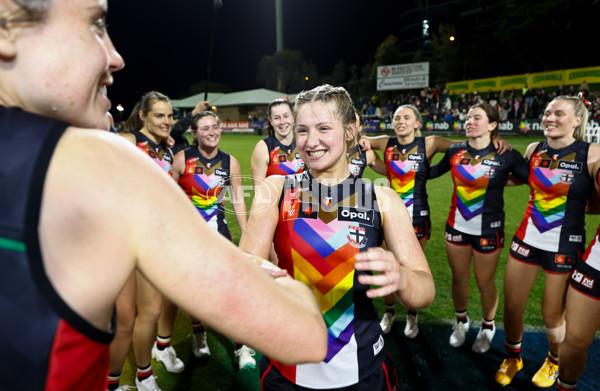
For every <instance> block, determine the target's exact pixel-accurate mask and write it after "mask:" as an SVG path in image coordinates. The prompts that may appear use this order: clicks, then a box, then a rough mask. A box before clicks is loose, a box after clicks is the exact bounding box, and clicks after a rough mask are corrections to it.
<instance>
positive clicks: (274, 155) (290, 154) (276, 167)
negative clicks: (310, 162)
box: [267, 147, 304, 176]
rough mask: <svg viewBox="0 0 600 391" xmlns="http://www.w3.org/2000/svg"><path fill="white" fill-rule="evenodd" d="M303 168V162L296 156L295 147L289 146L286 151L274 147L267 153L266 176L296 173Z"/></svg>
mask: <svg viewBox="0 0 600 391" xmlns="http://www.w3.org/2000/svg"><path fill="white" fill-rule="evenodd" d="M303 170H304V162H303V161H302V160H301V159H300V158H296V148H295V147H294V148H290V149H288V150H287V151H284V150H283V149H281V148H279V147H275V148H274V149H273V150H272V151H271V152H270V153H269V165H268V166H267V176H271V175H291V174H298V173H301V172H302V171H303Z"/></svg>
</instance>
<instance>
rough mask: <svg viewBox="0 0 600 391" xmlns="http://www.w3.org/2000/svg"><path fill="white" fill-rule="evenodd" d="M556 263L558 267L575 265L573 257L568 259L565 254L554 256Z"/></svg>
mask: <svg viewBox="0 0 600 391" xmlns="http://www.w3.org/2000/svg"><path fill="white" fill-rule="evenodd" d="M554 263H555V264H556V266H557V267H570V265H571V264H572V263H573V257H568V256H566V255H563V254H556V255H554Z"/></svg>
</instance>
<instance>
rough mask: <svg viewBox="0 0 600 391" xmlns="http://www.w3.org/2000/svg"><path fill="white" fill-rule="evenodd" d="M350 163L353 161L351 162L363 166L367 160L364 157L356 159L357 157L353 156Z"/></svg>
mask: <svg viewBox="0 0 600 391" xmlns="http://www.w3.org/2000/svg"><path fill="white" fill-rule="evenodd" d="M350 163H351V164H356V165H359V166H362V165H364V164H365V160H364V159H356V158H352V159H351V160H350Z"/></svg>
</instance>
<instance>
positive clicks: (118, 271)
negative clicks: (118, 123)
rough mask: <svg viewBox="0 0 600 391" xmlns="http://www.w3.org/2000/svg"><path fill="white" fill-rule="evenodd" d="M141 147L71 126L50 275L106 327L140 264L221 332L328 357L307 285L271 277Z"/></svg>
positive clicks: (56, 171) (305, 357)
mask: <svg viewBox="0 0 600 391" xmlns="http://www.w3.org/2000/svg"><path fill="white" fill-rule="evenodd" d="M135 151H136V149H135V148H134V147H132V146H131V145H129V144H128V143H126V142H124V141H123V140H122V139H120V138H119V137H117V136H114V135H111V134H109V133H107V132H104V131H92V130H87V129H86V130H84V131H81V130H79V129H70V130H68V131H67V132H66V134H65V135H64V136H63V137H62V139H61V141H60V142H59V144H58V146H57V148H56V151H55V154H54V157H53V159H52V162H51V164H50V167H49V170H48V176H47V179H46V187H45V191H44V195H43V210H42V215H41V220H40V242H41V246H42V253H43V255H44V261H45V266H46V270H47V273H48V275H49V278H50V281H52V283H53V285H54V286H55V287H56V289H57V291H58V293H59V294H60V295H61V297H63V299H64V300H65V301H66V302H67V303H68V304H69V306H70V307H71V308H73V309H74V310H75V311H76V312H77V313H79V314H80V315H81V316H83V317H84V318H85V319H87V320H88V321H90V322H91V323H92V324H94V325H96V327H99V328H102V329H107V328H108V325H109V319H110V314H111V313H112V309H113V306H114V301H115V299H116V297H117V295H118V294H119V292H120V290H121V288H122V287H123V285H124V284H125V281H126V280H127V278H128V277H129V275H130V274H131V272H132V271H133V270H134V268H135V267H137V268H138V269H139V270H140V272H141V273H142V274H143V275H144V276H145V277H147V278H148V280H149V281H150V282H151V283H152V284H153V285H154V286H156V288H157V289H158V290H159V291H161V292H162V293H163V294H165V295H166V296H167V297H168V298H169V299H171V300H172V301H173V302H174V303H175V304H176V305H178V306H179V307H180V308H182V309H183V310H185V311H187V312H189V313H190V314H192V315H193V316H194V317H197V318H199V319H206V323H208V324H209V325H211V326H212V327H214V328H215V330H217V331H218V332H219V333H222V334H224V335H227V336H230V337H233V338H236V339H238V340H240V341H243V342H244V343H246V344H248V345H251V346H253V347H255V348H257V349H259V350H260V351H262V352H264V353H265V354H268V355H271V356H272V357H273V358H275V359H277V360H283V361H284V362H304V361H315V362H317V361H320V360H322V359H323V357H324V356H325V354H326V349H327V347H326V330H325V326H324V323H323V319H322V316H321V312H320V310H319V308H318V305H317V304H316V301H315V300H313V301H310V300H306V297H310V296H309V295H312V294H311V293H310V291H309V290H308V289H307V288H306V286H304V285H303V284H301V283H298V282H295V281H292V280H290V279H289V278H284V279H282V278H280V279H277V281H275V280H273V279H272V278H271V277H269V276H268V275H267V274H266V273H265V272H264V271H263V270H261V269H260V267H258V266H256V264H254V262H251V261H250V259H249V258H248V257H247V256H246V255H244V254H243V253H242V252H241V251H240V250H239V249H237V248H236V247H235V246H234V245H233V244H232V243H230V242H229V241H227V240H226V239H224V238H223V237H221V236H220V235H219V234H218V233H217V232H215V231H214V230H212V229H211V228H210V227H208V225H206V223H205V222H204V220H203V219H202V218H201V216H200V215H199V214H198V213H197V212H196V210H195V209H194V207H193V206H192V203H190V202H189V200H188V199H187V198H186V197H185V195H184V194H183V192H181V190H180V189H179V188H178V186H177V185H176V184H175V183H174V182H173V180H172V179H171V178H170V177H169V176H168V175H165V173H164V172H162V171H161V170H160V168H159V167H158V166H157V165H156V164H154V163H153V162H152V161H151V160H150V159H148V158H147V157H144V156H143V155H142V154H139V153H136V152H135ZM115 173H118V175H115ZM73 178H78V180H77V181H74V180H73ZM149 184H152V185H149ZM140 189H148V191H143V192H140ZM157 189H160V190H157ZM65 205H68V206H69V207H68V208H65ZM249 292H251V293H252V294H249Z"/></svg>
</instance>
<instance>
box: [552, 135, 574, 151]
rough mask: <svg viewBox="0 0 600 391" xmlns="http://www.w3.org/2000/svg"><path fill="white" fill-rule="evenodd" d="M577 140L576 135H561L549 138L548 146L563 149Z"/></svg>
mask: <svg viewBox="0 0 600 391" xmlns="http://www.w3.org/2000/svg"><path fill="white" fill-rule="evenodd" d="M574 142H575V137H573V136H569V137H561V138H549V139H548V146H549V147H550V148H552V149H561V148H564V147H568V146H569V145H571V144H573V143H574Z"/></svg>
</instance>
